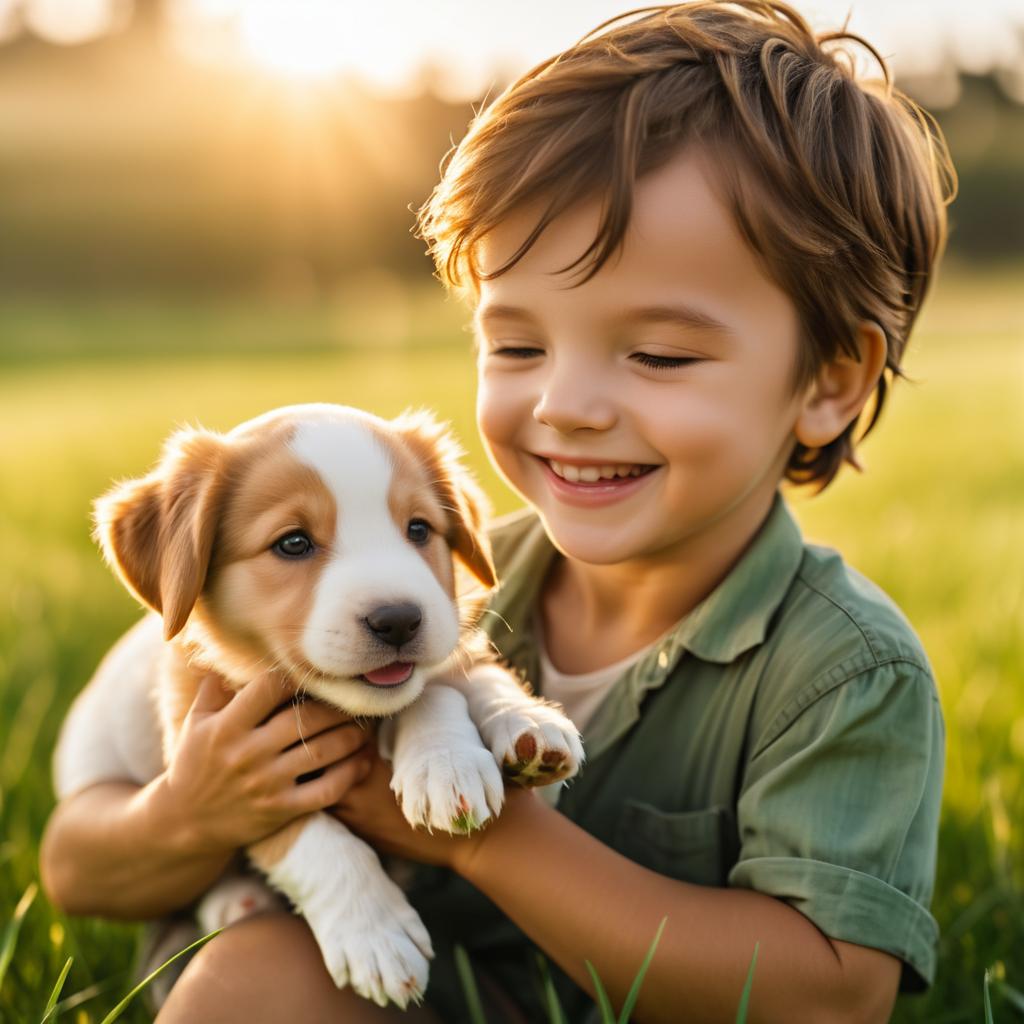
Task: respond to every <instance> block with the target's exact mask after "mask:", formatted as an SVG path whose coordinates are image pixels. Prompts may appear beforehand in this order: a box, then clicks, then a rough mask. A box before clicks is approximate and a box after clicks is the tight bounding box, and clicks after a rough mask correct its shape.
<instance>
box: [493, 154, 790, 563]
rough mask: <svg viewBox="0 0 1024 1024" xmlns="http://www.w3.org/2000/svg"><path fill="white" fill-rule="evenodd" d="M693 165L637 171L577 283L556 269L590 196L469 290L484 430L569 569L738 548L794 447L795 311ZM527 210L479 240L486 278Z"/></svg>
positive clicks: (575, 250)
mask: <svg viewBox="0 0 1024 1024" xmlns="http://www.w3.org/2000/svg"><path fill="white" fill-rule="evenodd" d="M706 166H708V165H706V164H704V163H703V162H702V161H701V160H700V159H699V158H698V155H697V154H696V153H693V152H690V151H684V152H682V153H680V154H679V155H678V156H676V157H675V158H673V159H672V160H671V161H670V162H669V163H668V164H666V165H665V166H663V167H662V168H660V169H658V170H656V171H655V172H653V173H651V174H649V175H647V176H646V177H644V178H642V179H641V180H640V182H639V183H638V185H637V187H636V190H635V194H634V211H633V217H632V220H631V223H630V227H629V230H628V231H627V234H626V237H625V242H624V245H623V247H622V250H621V251H620V253H618V254H617V255H616V256H614V257H613V258H612V259H611V260H610V261H609V262H608V263H607V264H606V265H605V266H604V267H603V268H602V269H601V270H600V271H599V272H598V273H597V274H596V275H595V276H594V277H593V278H591V279H590V280H589V281H587V282H586V283H584V284H582V285H578V286H576V287H571V286H572V285H573V284H574V283H575V281H576V280H578V278H576V277H574V276H573V275H572V274H565V273H559V271H560V270H562V269H563V268H565V267H567V266H569V265H570V264H572V263H573V262H574V261H575V260H577V258H578V257H579V256H580V254H581V253H582V252H584V251H585V250H586V249H587V247H588V246H589V245H590V244H591V242H592V241H593V239H594V237H595V234H596V231H597V226H598V222H599V218H600V211H601V207H600V202H599V201H597V200H588V201H585V202H581V203H580V204H578V205H577V206H575V207H573V208H571V209H570V210H569V211H567V212H566V213H564V214H562V215H561V216H560V217H559V218H558V219H557V220H555V221H554V222H553V224H552V225H551V226H550V227H549V228H548V229H547V230H546V231H545V232H544V233H543V234H542V235H541V237H540V238H539V239H538V241H537V242H536V243H535V244H534V246H533V247H532V248H531V249H530V250H529V251H528V252H527V254H526V255H525V256H524V257H523V259H522V260H520V262H519V263H517V264H516V265H515V266H514V267H513V268H512V269H511V270H509V271H507V272H506V273H504V274H502V275H500V276H498V277H496V278H494V279H493V280H482V281H481V282H480V286H479V287H480V302H479V307H478V310H477V332H478V336H479V341H480V359H479V383H480V388H479V398H478V419H479V424H480V429H481V433H482V435H483V437H484V439H485V441H486V443H487V445H488V447H489V448H490V451H491V455H492V457H493V459H494V462H495V463H496V465H497V466H498V468H499V470H500V471H501V473H502V474H503V475H504V477H505V479H506V480H507V481H508V482H509V483H510V484H511V486H512V487H514V488H515V489H516V490H517V491H518V492H519V493H520V494H521V495H522V496H523V497H524V498H525V499H526V500H527V501H528V502H529V503H530V504H531V505H532V506H534V507H535V508H536V510H537V511H538V513H539V514H540V515H541V517H542V518H543V520H544V522H545V525H546V527H547V530H548V533H549V535H550V536H551V538H552V540H553V541H554V542H555V544H556V545H557V546H558V547H559V548H560V549H561V550H562V551H563V553H565V554H567V555H569V556H570V557H571V558H575V559H577V560H579V561H582V562H587V563H591V564H600V565H611V564H616V563H623V562H632V561H634V560H640V561H646V560H648V559H651V558H654V559H656V560H658V561H661V560H663V559H665V558H670V559H673V560H675V558H676V556H681V557H683V558H684V559H686V560H688V559H687V552H692V550H693V549H694V546H695V545H697V544H705V543H706V542H709V541H713V546H714V547H715V548H716V550H718V551H719V552H724V551H725V550H728V549H735V548H736V546H737V545H739V548H740V550H741V549H742V546H744V545H745V543H746V541H748V540H749V539H750V537H751V536H752V535H753V533H754V531H755V530H756V529H757V526H758V525H759V524H760V522H761V521H762V519H763V518H764V516H765V514H766V513H767V510H768V507H769V505H770V503H771V500H772V497H773V495H774V493H775V489H776V487H777V485H778V482H779V480H780V479H781V476H782V473H783V470H784V468H785V464H786V460H787V458H788V456H789V453H790V450H791V448H792V444H793V428H794V424H795V422H796V421H797V419H798V417H799V415H800V412H801V408H802V405H803V401H804V399H803V395H802V394H797V393H794V388H793V380H794V375H795V364H796V354H797V343H798V330H799V326H798V319H797V314H796V310H795V307H794V306H793V303H792V302H791V300H790V299H789V298H788V296H787V295H786V294H785V293H783V292H782V291H781V290H780V289H779V287H778V286H777V285H775V284H774V283H773V282H772V281H771V280H770V279H769V278H768V277H767V276H766V275H765V273H764V271H763V270H762V269H761V266H760V264H759V263H758V261H757V258H756V256H755V254H754V253H753V252H752V250H751V249H750V248H749V247H748V246H747V244H746V243H745V242H744V240H743V238H742V236H741V235H740V233H739V230H738V229H737V227H736V225H735V224H734V222H733V219H732V217H731V215H730V214H729V212H728V210H727V209H726V208H725V207H724V206H723V205H722V203H721V202H720V201H719V199H718V198H717V197H716V195H715V194H714V192H713V191H712V189H711V188H710V186H709V185H708V183H707V180H706V178H705V173H706V171H705V169H704V168H705V167H706ZM537 213H538V211H537V209H534V208H528V209H524V210H523V211H522V212H521V213H520V214H518V215H517V216H513V217H511V218H509V220H507V221H506V222H504V223H503V224H501V225H500V226H499V228H498V229H496V230H495V231H493V232H492V233H491V234H490V235H489V236H487V237H486V238H485V239H484V241H483V243H482V245H481V248H480V253H479V258H480V266H481V268H482V270H483V271H484V272H487V271H489V270H492V269H494V268H496V267H498V266H500V265H501V264H502V263H503V262H504V261H505V260H506V259H507V258H508V257H509V256H510V255H511V254H512V253H514V252H515V251H516V249H517V248H518V246H519V244H520V242H521V241H522V239H523V238H524V237H525V236H526V235H527V234H528V233H529V231H530V229H531V228H532V227H533V225H534V224H535V223H536V218H537ZM735 554H738V550H734V551H733V555H735ZM726 568H727V566H726Z"/></svg>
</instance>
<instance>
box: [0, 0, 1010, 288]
mask: <svg viewBox="0 0 1024 1024" xmlns="http://www.w3.org/2000/svg"><path fill="white" fill-rule="evenodd" d="M155 11H156V6H155V5H154V4H147V5H143V6H140V7H139V9H138V10H137V12H136V17H135V18H134V19H133V20H132V21H131V22H130V24H129V26H128V28H127V30H125V31H121V32H118V33H115V34H111V35H108V36H105V37H102V38H100V39H98V40H96V41H94V42H92V43H88V44H83V45H79V46H75V47H61V46H54V45H50V44H47V43H45V42H43V41H42V40H40V39H38V38H35V37H33V36H29V35H22V36H19V37H18V38H16V39H14V40H12V41H9V42H8V43H6V44H5V45H4V46H2V47H0V239H2V243H0V290H3V291H6V292H8V293H10V292H13V291H17V292H22V293H35V294H44V295H45V294H51V293H61V292H63V293H67V292H73V291H76V290H89V291H102V292H107V291H110V292H114V291H117V292H133V291H134V292H148V291H151V290H154V291H177V290H188V291H193V292H198V291H211V292H212V291H218V292H224V291H230V292H245V293H249V292H254V291H255V292H260V293H264V294H268V295H271V296H281V297H290V296H296V297H308V296H315V295H318V294H321V293H323V292H325V291H329V290H331V289H333V288H334V287H336V286H337V284H338V282H339V281H342V280H344V279H345V277H346V275H349V274H351V273H352V272H354V271H362V270H365V269H366V268H387V269H388V270H390V271H393V272H396V273H399V274H402V275H415V276H420V277H424V278H425V277H426V275H428V274H429V272H430V267H429V263H428V261H427V260H426V258H425V256H424V254H423V245H422V243H420V242H419V241H417V240H416V239H414V238H413V237H412V236H411V235H410V227H411V225H412V220H413V217H412V213H411V212H410V210H411V209H413V208H415V207H417V206H419V205H420V204H421V203H422V202H423V201H424V200H425V199H426V197H427V196H428V194H429V192H430V189H431V188H432V186H433V184H434V182H435V181H436V179H437V174H438V165H439V162H440V161H441V159H442V157H443V155H444V154H445V152H446V151H447V150H448V148H449V147H450V145H451V143H452V142H453V141H457V140H458V138H459V137H460V136H461V134H462V133H463V131H464V130H465V127H466V125H467V123H468V121H469V119H470V117H471V116H472V105H471V104H469V103H456V102H451V101H446V100H444V99H442V98H440V97H439V96H438V95H437V93H436V92H435V91H434V90H432V89H431V88H430V80H429V74H427V76H426V88H425V89H424V90H423V91H422V93H421V94H419V95H417V96H414V97H404V98H398V97H390V98H385V97H382V96H381V95H377V94H372V93H370V92H368V91H367V90H366V89H365V88H362V87H360V86H359V85H358V84H356V83H354V82H349V81H336V82H333V83H331V84H330V85H328V84H326V83H324V84H316V83H312V84H307V85H302V86H300V85H297V84H295V83H288V82H286V81H282V80H279V79H278V80H275V79H272V78H270V77H267V76H263V77H261V76H260V75H258V74H243V73H241V72H239V71H237V70H215V69H212V68H209V67H203V66H198V65H195V64H193V63H189V62H186V61H185V59H184V58H181V57H178V56H176V55H175V54H174V53H173V52H172V51H171V50H170V49H169V48H168V47H167V46H166V45H165V42H164V40H163V39H162V37H161V32H160V24H159V18H158V17H157V16H156V15H155V13H154V12H155ZM959 81H960V89H959V98H958V99H957V101H956V102H955V103H954V104H953V105H951V106H949V107H948V108H946V109H938V110H934V111H933V112H934V113H935V115H936V117H937V119H938V121H939V123H940V125H941V126H942V128H943V130H944V131H945V133H946V135H947V138H948V140H949V143H950V147H951V149H952V152H953V157H954V161H955V163H956V165H957V170H958V172H959V175H960V195H959V198H958V199H957V202H956V204H955V205H954V207H953V210H952V222H953V230H952V236H951V245H950V251H951V257H952V258H953V259H955V260H958V261H961V262H970V263H988V262H994V261H1005V260H1008V259H1011V258H1018V259H1019V258H1020V256H1021V255H1022V253H1024V187H1022V186H1024V106H1021V105H1020V104H1018V103H1015V102H1014V101H1013V100H1011V99H1010V97H1009V96H1008V95H1007V93H1006V92H1005V91H1004V90H1003V89H1002V88H1001V86H1000V83H999V81H998V80H997V78H996V77H995V76H972V75H969V74H960V76H959ZM904 85H905V87H906V88H907V91H909V92H911V94H912V95H913V94H914V87H913V84H912V83H904ZM922 98H923V97H922Z"/></svg>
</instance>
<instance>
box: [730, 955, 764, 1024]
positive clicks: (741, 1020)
mask: <svg viewBox="0 0 1024 1024" xmlns="http://www.w3.org/2000/svg"><path fill="white" fill-rule="evenodd" d="M760 947H761V943H760V942H755V943H754V955H753V956H752V957H751V958H750V970H749V971H747V983H746V984H745V985H744V986H743V994H742V995H741V996H740V1005H739V1006H738V1007H737V1009H736V1024H746V1020H747V1006H748V1005H749V1004H750V990H751V989H752V988H753V987H754V964H756V963H757V951H758V949H760Z"/></svg>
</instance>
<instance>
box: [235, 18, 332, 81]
mask: <svg viewBox="0 0 1024 1024" xmlns="http://www.w3.org/2000/svg"><path fill="white" fill-rule="evenodd" d="M239 13H240V26H239V27H240V34H241V42H242V45H243V46H244V48H245V50H246V52H247V53H248V55H249V56H250V57H251V58H252V59H253V60H254V61H256V62H257V63H259V64H260V65H262V66H263V67H265V68H267V69H268V70H270V71H274V72H277V73H278V74H282V75H285V76H287V77H294V78H326V77H328V76H330V75H333V74H336V73H337V72H338V71H340V70H341V68H342V67H343V65H344V64H345V49H346V48H345V46H344V45H343V35H342V32H343V21H344V18H345V15H344V7H343V6H340V5H338V4H337V3H332V2H331V0H292V2H291V3H287V4H283V3H281V2H280V0H252V2H250V3H247V4H246V5H245V6H244V7H243V8H242V9H241V11H240V12H239Z"/></svg>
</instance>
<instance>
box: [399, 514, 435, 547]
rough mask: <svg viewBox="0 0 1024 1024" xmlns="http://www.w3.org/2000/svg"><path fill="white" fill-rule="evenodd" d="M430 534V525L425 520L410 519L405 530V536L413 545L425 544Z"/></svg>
mask: <svg viewBox="0 0 1024 1024" xmlns="http://www.w3.org/2000/svg"><path fill="white" fill-rule="evenodd" d="M431 533H432V530H431V528H430V523H428V522H427V521H426V520H425V519H410V520H409V525H408V526H407V527H406V528H405V535H406V537H408V538H409V540H411V541H412V542H413V544H426V543H427V541H428V540H430V534H431Z"/></svg>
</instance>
